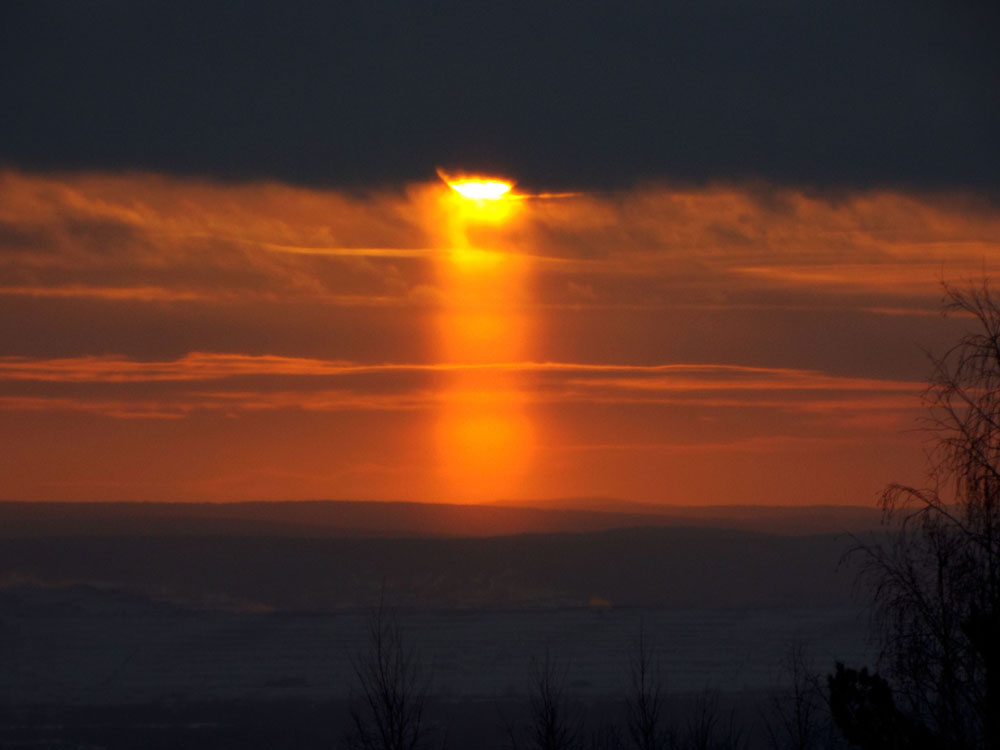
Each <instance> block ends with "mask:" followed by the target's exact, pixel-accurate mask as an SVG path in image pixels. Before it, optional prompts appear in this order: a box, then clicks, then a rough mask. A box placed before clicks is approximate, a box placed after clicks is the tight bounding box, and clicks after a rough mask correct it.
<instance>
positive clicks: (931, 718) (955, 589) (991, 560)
mask: <svg viewBox="0 0 1000 750" xmlns="http://www.w3.org/2000/svg"><path fill="white" fill-rule="evenodd" d="M945 291H946V295H947V299H946V305H945V308H946V312H950V313H952V314H957V315H960V316H962V317H963V318H967V319H969V320H970V321H971V322H972V324H973V328H972V329H971V330H970V331H969V332H968V333H967V334H966V335H964V336H963V337H962V338H961V339H960V340H959V341H958V343H957V344H955V345H954V346H953V347H952V348H951V349H949V350H948V351H946V352H945V353H944V355H943V356H940V357H932V358H931V361H932V365H933V374H932V377H931V379H930V382H929V385H928V387H927V389H926V391H925V393H924V400H925V403H926V405H927V407H928V416H927V418H926V419H927V425H926V426H927V428H928V429H929V431H930V434H931V437H932V447H931V449H930V450H929V453H928V459H929V461H928V464H929V471H928V482H927V484H928V486H927V487H924V488H918V487H910V486H906V485H900V484H893V485H890V486H889V487H888V488H886V490H885V491H884V493H883V494H882V496H881V498H880V504H881V507H882V509H883V511H884V513H885V517H886V521H887V522H888V523H889V524H890V525H891V531H890V534H889V535H888V537H887V538H886V540H885V541H882V542H876V543H872V544H867V545H859V547H858V548H857V549H856V550H855V552H856V553H858V554H860V555H861V557H862V573H861V575H862V581H865V582H867V584H868V585H869V586H870V593H871V597H872V602H873V605H874V609H873V615H874V617H873V621H874V623H875V625H876V631H877V633H878V635H879V637H880V641H881V649H882V650H881V654H882V655H881V668H882V670H883V673H884V674H885V676H886V677H887V678H888V680H889V683H891V685H892V689H893V690H894V692H895V694H896V700H895V703H894V707H895V706H898V710H899V711H903V712H905V714H906V715H907V716H909V717H910V718H911V719H912V720H913V721H916V722H920V723H922V724H923V725H925V726H926V728H927V729H928V730H929V731H930V732H931V733H933V735H934V736H935V737H936V743H937V746H938V747H941V748H978V747H988V748H997V747H1000V663H998V657H1000V306H998V303H997V301H996V300H995V299H994V297H993V295H992V293H991V290H990V287H989V284H988V282H987V281H985V280H984V281H983V282H981V283H979V284H978V285H970V286H969V287H967V288H963V289H958V288H954V287H950V286H947V285H946V287H945ZM845 674H847V673H845ZM866 679H867V680H868V682H867V683H865V684H862V678H861V676H860V673H859V674H858V676H857V677H856V678H855V683H856V687H857V689H858V690H859V691H861V693H863V694H864V695H865V696H867V697H866V699H865V700H866V701H867V703H865V704H864V705H867V706H869V708H871V709H872V710H876V709H884V710H889V709H888V705H889V704H888V703H887V702H886V701H885V700H884V699H883V697H881V692H880V691H881V690H882V685H881V683H879V684H878V685H876V684H875V677H874V676H868V677H867V678H866ZM834 680H835V681H836V675H835V676H834ZM847 680H848V678H847V677H843V676H842V677H841V678H840V681H838V682H837V684H840V683H841V682H843V681H847ZM833 684H834V683H833V682H831V686H832V685H833ZM876 694H878V696H879V697H878V700H877V701H876Z"/></svg>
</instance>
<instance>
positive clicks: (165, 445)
mask: <svg viewBox="0 0 1000 750" xmlns="http://www.w3.org/2000/svg"><path fill="white" fill-rule="evenodd" d="M456 200H457V199H456V198H455V197H454V194H452V193H450V191H448V189H447V187H445V186H444V185H442V184H438V183H415V184H413V185H410V186H409V187H407V188H405V189H400V190H395V191H374V192H367V193H343V192H338V191H331V190H314V189H307V188H301V187H291V186H287V185H281V184H278V183H272V182H252V183H239V184H231V183H218V182H212V181H206V180H186V179H177V178H171V177H167V176H163V175H152V174H111V173H87V174H79V173H75V174H74V173H65V174H57V175H42V174H35V173H27V172H19V171H6V172H3V173H0V310H2V314H0V333H2V335H0V342H2V347H0V408H2V409H3V411H4V414H5V419H4V420H3V424H2V425H0V444H2V445H3V446H4V448H5V450H4V452H3V453H4V458H3V459H0V469H2V470H3V471H4V472H5V476H7V477H9V482H8V485H7V490H5V492H6V493H7V494H8V496H10V497H24V498H48V499H74V498H85V497H86V498H121V499H142V498H154V497H155V498H160V499H171V498H173V499H184V498H191V499H194V498H198V499H232V498H247V497H270V498H284V497H372V498H390V497H393V498H404V499H453V500H461V499H489V498H490V497H497V496H499V495H506V496H516V497H522V498H531V497H543V496H554V495H593V494H608V495H618V496H629V497H632V498H635V499H644V500H653V501H675V502H693V503H699V502H742V501H745V502H803V501H806V500H808V501H810V502H867V501H868V500H869V499H870V498H871V496H872V494H873V493H874V492H875V491H876V490H877V489H878V488H879V487H880V486H881V485H882V484H884V483H885V482H887V481H890V480H893V479H906V478H909V479H914V480H915V479H918V478H919V467H920V457H921V453H920V446H919V443H920V439H921V438H920V437H919V435H916V434H915V433H913V432H911V431H910V430H912V428H913V427H914V426H915V425H916V424H917V419H918V417H919V414H920V402H919V399H918V398H917V396H918V394H919V391H920V389H921V387H922V386H921V383H922V382H923V379H924V376H925V375H926V373H927V366H926V360H925V358H924V355H923V354H922V351H921V347H924V348H929V349H934V348H935V347H940V346H941V345H943V344H945V343H947V342H949V341H951V340H953V339H954V336H955V335H956V332H957V331H959V330H960V329H961V327H962V325H963V323H962V321H961V320H953V319H942V318H940V317H939V316H937V309H938V304H939V299H940V296H941V289H940V282H941V280H942V279H944V280H949V281H953V282H954V281H959V282H960V280H961V279H963V278H975V277H978V276H979V275H981V274H982V273H983V272H984V271H985V272H987V273H989V272H990V271H991V270H995V268H996V266H997V261H998V259H1000V255H998V253H1000V215H998V214H997V212H996V210H995V208H994V207H993V206H992V204H990V203H989V202H988V201H983V200H981V199H977V198H975V197H974V196H971V195H969V194H964V193H943V192H936V193H920V192H894V191H887V190H878V191H858V192H848V193H838V194H836V195H826V194H817V193H812V192H809V191H803V190H796V189H792V188H780V187H773V186H771V187H765V186H760V185H755V186H750V187H748V186H740V185H734V184H728V185H716V186H708V187H704V188H700V189H693V188H684V187H670V186H663V185H649V186H647V187H643V188H637V189H633V190H628V191H618V192H606V193H589V194H588V193H584V194H580V195H575V196H569V197H560V198H537V197H531V195H530V193H528V194H526V192H525V191H524V190H522V191H521V193H520V197H519V198H517V199H515V200H514V201H513V202H511V203H510V205H509V207H508V208H506V209H505V210H504V214H503V216H502V217H500V218H498V217H497V216H492V217H487V216H485V215H482V216H480V215H477V213H476V212H477V211H479V210H480V209H479V208H476V207H475V206H474V205H467V204H459V203H456V202H455V201H456ZM487 219H488V220H487ZM461 465H465V466H466V467H468V466H473V467H476V468H475V474H476V475H477V476H479V477H480V480H479V484H478V486H477V487H476V488H475V490H474V491H473V490H472V489H470V485H469V482H470V478H469V474H468V472H466V473H465V474H463V472H462V471H461V470H460V468H456V467H460V466H461ZM491 472H492V473H491Z"/></svg>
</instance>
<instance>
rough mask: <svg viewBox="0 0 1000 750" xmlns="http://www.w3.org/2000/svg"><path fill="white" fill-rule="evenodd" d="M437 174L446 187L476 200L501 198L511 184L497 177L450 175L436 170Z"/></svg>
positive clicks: (507, 191)
mask: <svg viewBox="0 0 1000 750" xmlns="http://www.w3.org/2000/svg"><path fill="white" fill-rule="evenodd" d="M438 176H439V177H440V178H441V179H442V180H444V181H445V182H446V183H447V184H448V187H450V188H451V189H452V190H454V191H455V192H456V193H458V194H459V195H461V196H462V197H463V198H468V199H469V200H476V201H495V200H498V199H500V198H503V197H504V196H505V195H506V194H507V193H509V192H510V189H511V188H512V187H513V184H512V183H510V182H508V181H507V180H504V179H502V178H499V177H481V176H472V177H452V176H450V175H447V174H445V173H444V172H442V171H441V170H438Z"/></svg>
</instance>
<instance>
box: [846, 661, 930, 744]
mask: <svg viewBox="0 0 1000 750" xmlns="http://www.w3.org/2000/svg"><path fill="white" fill-rule="evenodd" d="M827 681H828V685H829V688H830V712H831V713H832V714H833V718H834V721H836V723H837V726H838V727H839V728H840V731H841V733H842V734H843V735H844V739H845V740H847V742H848V743H850V745H851V746H852V747H856V748H859V750H934V748H936V747H937V744H936V740H935V739H934V737H933V736H932V735H931V733H930V732H929V731H928V730H927V728H926V727H925V726H924V725H923V724H921V723H919V722H917V721H915V720H913V719H911V718H910V717H909V716H907V715H906V714H904V713H903V712H901V711H900V710H899V709H897V708H896V703H895V701H894V700H893V697H892V688H890V687H889V683H888V682H886V681H885V679H883V678H882V677H880V676H879V675H878V674H877V673H872V674H869V672H868V670H867V669H862V670H861V671H860V672H859V671H857V670H855V669H848V668H846V667H845V666H844V665H843V664H839V663H838V664H837V669H836V672H834V674H832V675H830V676H829V677H828V678H827Z"/></svg>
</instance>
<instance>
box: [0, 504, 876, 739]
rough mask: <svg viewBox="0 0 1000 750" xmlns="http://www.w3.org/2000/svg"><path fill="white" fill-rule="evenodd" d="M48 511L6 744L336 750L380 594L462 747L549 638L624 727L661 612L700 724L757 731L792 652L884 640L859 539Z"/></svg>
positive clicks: (6, 719) (850, 655)
mask: <svg viewBox="0 0 1000 750" xmlns="http://www.w3.org/2000/svg"><path fill="white" fill-rule="evenodd" d="M7 510H8V511H9V507H8V508H7ZM77 512H79V509H77ZM44 514H45V509H39V511H38V513H37V514H36V516H35V517H33V518H28V519H22V522H21V523H20V524H14V525H12V526H11V527H9V529H10V533H7V534H4V532H3V530H0V580H2V581H3V582H4V584H3V585H2V586H0V747H24V748H28V747H57V748H85V747H87V748H98V747H104V748H135V747H150V748H156V747H172V748H175V747H185V748H227V747H241V748H257V747H261V748H263V747H276V748H294V747H302V748H312V747H316V748H319V747H324V748H329V747H336V746H338V745H339V743H340V742H341V740H342V739H343V738H344V735H345V732H346V730H347V729H348V717H349V712H348V706H349V702H350V700H351V698H352V695H355V696H356V679H355V674H354V669H353V665H354V664H355V662H356V660H357V658H358V655H359V654H361V653H363V652H364V651H365V649H366V648H367V645H368V644H367V641H366V626H367V624H368V622H369V617H370V613H371V608H372V606H373V605H374V604H375V603H377V602H378V600H379V598H380V597H381V598H384V599H385V600H386V601H388V603H389V604H390V605H392V606H393V607H394V611H395V616H396V617H397V618H398V622H399V625H400V629H401V632H402V634H403V637H404V639H405V641H406V643H407V645H408V646H409V647H411V648H412V649H413V651H414V653H415V654H417V656H418V657H419V661H420V663H421V665H422V668H423V673H424V675H425V676H427V677H428V678H429V683H428V684H429V696H430V697H429V702H428V713H427V718H428V725H429V726H430V727H431V728H432V729H433V730H434V731H435V732H436V733H437V736H438V737H439V739H443V738H444V737H445V736H447V738H448V747H454V748H464V747H476V748H491V747H497V748H499V747H509V746H510V743H509V740H508V739H507V737H506V732H507V727H508V726H514V727H519V726H521V727H523V726H524V725H525V723H526V722H527V720H528V719H527V716H528V701H529V697H530V695H531V693H532V687H533V686H532V679H531V670H532V663H533V660H536V661H537V660H538V659H540V658H543V657H544V656H545V655H546V654H547V655H549V656H550V657H551V658H552V660H553V661H554V662H555V663H556V664H557V665H558V670H557V673H558V675H559V677H560V680H561V682H562V684H563V687H564V689H565V696H566V698H567V700H568V701H569V703H570V705H571V706H572V708H573V711H574V712H575V714H576V715H577V716H579V717H580V719H581V721H582V720H584V719H585V720H586V723H587V726H588V731H589V730H591V729H595V728H599V727H600V726H601V725H603V724H606V723H608V722H618V723H620V722H621V720H622V711H623V703H622V699H623V697H624V694H625V692H626V690H627V676H628V671H627V670H628V659H629V649H630V648H631V647H632V646H633V645H634V643H635V640H636V638H637V636H638V633H639V630H640V628H642V629H643V630H644V631H645V633H646V636H647V638H649V639H650V641H651V642H652V643H653V644H654V646H655V654H656V659H657V660H658V661H659V662H660V664H661V667H662V670H663V676H664V679H665V682H666V687H667V689H668V690H669V692H670V696H669V699H668V708H669V710H670V711H671V712H672V713H673V714H674V715H675V718H676V722H677V723H678V725H679V726H680V725H683V722H684V721H685V720H686V717H687V716H689V715H691V714H692V713H696V712H697V710H700V708H698V707H700V706H703V705H704V703H705V701H706V700H709V699H710V700H711V702H712V705H713V706H714V708H715V710H716V711H717V712H718V713H719V717H720V721H722V720H728V718H729V717H730V715H732V716H734V717H740V721H742V722H744V723H745V725H746V727H747V731H748V732H749V734H748V737H751V738H752V737H755V738H756V739H755V740H754V742H757V744H759V743H760V742H762V741H763V738H762V736H761V735H760V731H759V727H757V726H756V723H757V722H758V718H759V713H760V712H759V707H760V705H761V704H762V702H765V701H766V700H767V699H768V695H769V694H770V693H771V692H773V691H774V690H776V689H780V688H781V687H782V685H783V684H785V683H786V682H787V675H786V674H785V673H784V672H783V671H782V662H783V660H784V659H785V658H786V656H787V654H788V652H789V649H790V648H791V646H792V645H793V644H799V645H801V646H803V647H804V648H805V649H806V650H807V652H808V653H809V655H810V658H811V659H812V660H813V662H814V663H815V665H816V666H817V668H819V669H822V670H826V671H829V670H830V668H831V667H832V664H833V662H834V660H835V659H841V660H845V661H848V662H852V663H860V662H864V661H865V657H866V655H867V654H866V644H865V639H864V631H865V621H864V618H863V616H862V615H861V612H860V609H859V608H858V606H857V605H856V604H855V603H854V601H853V598H852V594H851V590H852V584H853V572H852V571H851V570H850V569H848V568H846V567H844V566H843V565H842V564H841V555H842V552H843V550H844V549H845V547H846V545H847V544H848V543H849V539H848V538H847V537H845V536H844V535H839V534H825V535H823V534H820V535H816V534H812V535H808V534H798V535H790V534H775V533H764V532H761V531H752V530H747V529H738V528H737V529H732V528H730V529H713V528H705V527H701V528H692V527H685V526H676V525H674V526H670V525H667V526H657V527H647V528H637V529H636V528H632V529H628V528H612V529H607V530H603V531H591V532H585V533H579V532H578V533H568V532H560V533H534V534H519V535H513V536H505V537H491V538H485V537H484V538H454V537H443V536H438V537H433V536H431V537H424V538H419V539H414V538H395V537H391V536H388V537H387V536H380V537H377V538H371V539H366V538H359V537H357V536H350V535H340V536H338V535H330V534H326V535H324V534H317V533H315V529H314V530H313V533H309V534H305V533H290V532H289V533H284V534H279V535H272V536H268V535H261V534H259V533H257V532H258V531H260V527H259V526H257V525H252V528H251V529H250V530H248V529H247V527H245V526H239V525H236V526H227V525H225V523H222V522H217V521H212V522H211V523H210V528H200V530H198V533H192V528H191V526H190V525H189V521H185V522H184V523H181V524H180V525H179V526H177V525H173V526H172V525H171V524H169V523H167V524H165V526H164V527H160V526H158V525H157V522H155V521H153V522H150V521H149V520H148V519H145V520H144V519H140V520H139V521H136V520H135V519H132V520H130V521H129V522H128V523H129V524H134V523H137V524H138V526H136V527H134V528H129V529H127V530H126V529H123V528H121V527H120V526H119V527H115V526H114V524H112V527H111V528H110V529H108V530H106V532H105V533H99V532H100V529H101V527H100V524H99V523H98V522H97V521H96V520H95V519H94V518H87V517H82V519H81V518H80V517H78V518H76V520H75V521H74V523H73V524H68V523H67V520H66V518H61V517H59V516H58V514H56V515H55V516H54V517H53V520H52V523H51V526H47V525H46V523H47V522H46V521H45V518H44V517H42V518H41V519H40V520H39V516H44ZM605 520H607V519H605ZM219 523H222V525H221V526H220V525H219ZM76 524H79V525H76ZM286 531H287V530H286ZM109 532H110V533H109ZM209 532H211V533H209ZM251 532H252V533H251ZM699 701H700V703H699ZM731 712H733V713H732V714H731ZM752 746H753V744H751V747H752Z"/></svg>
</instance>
